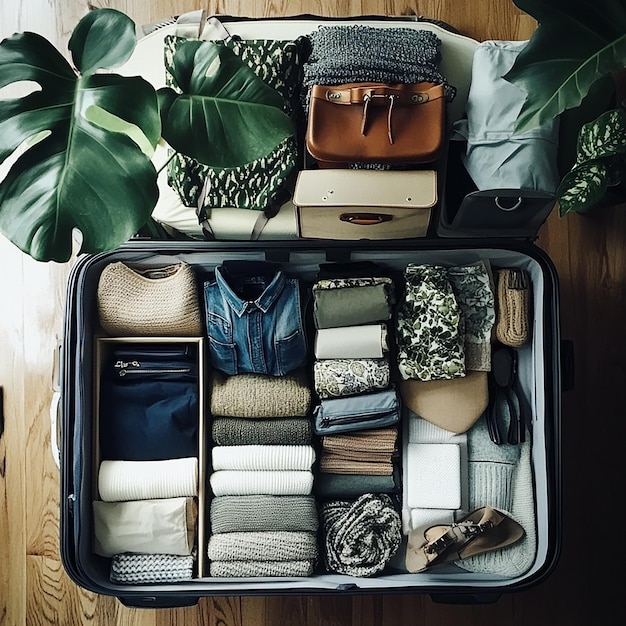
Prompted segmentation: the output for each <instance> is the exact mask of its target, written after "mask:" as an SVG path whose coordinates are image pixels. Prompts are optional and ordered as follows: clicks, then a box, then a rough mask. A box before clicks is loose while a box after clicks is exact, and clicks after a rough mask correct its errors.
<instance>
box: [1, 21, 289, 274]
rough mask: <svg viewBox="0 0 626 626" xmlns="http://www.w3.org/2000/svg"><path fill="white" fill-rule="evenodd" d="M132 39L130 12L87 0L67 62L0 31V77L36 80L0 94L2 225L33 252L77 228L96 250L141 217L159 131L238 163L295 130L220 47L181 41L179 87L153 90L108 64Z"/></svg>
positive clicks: (42, 44)
mask: <svg viewBox="0 0 626 626" xmlns="http://www.w3.org/2000/svg"><path fill="white" fill-rule="evenodd" d="M136 41H137V40H136V34H135V25H134V23H133V22H132V20H130V18H128V17H127V16H126V15H124V14H123V13H120V12H119V11H115V10H113V9H96V10H94V11H91V12H90V13H88V14H87V15H86V16H85V17H84V18H83V19H82V20H81V21H80V22H79V23H78V25H77V26H76V28H75V30H74V31H73V33H72V36H71V38H70V40H69V51H70V53H71V59H72V62H73V66H72V65H70V63H69V62H68V61H67V60H66V59H65V57H64V56H63V55H62V54H61V53H60V52H59V51H58V50H56V48H55V47H54V46H53V45H52V44H51V43H49V42H48V41H47V40H46V39H45V38H43V37H41V36H40V35H37V34H35V33H30V32H24V33H18V34H15V35H13V36H12V37H9V38H7V39H5V40H4V41H2V42H1V43H0V89H2V88H4V87H7V86H9V85H13V84H14V83H20V82H22V81H29V82H30V83H31V84H34V85H36V89H35V90H33V91H31V92H30V93H28V94H27V95H25V96H23V97H17V98H12V99H8V100H0V232H2V233H3V234H4V235H5V236H6V237H7V238H8V239H10V240H11V241H12V242H13V243H14V244H16V245H17V246H18V247H19V248H20V249H21V250H23V251H24V252H26V253H27V254H29V255H31V256H32V257H34V258H35V259H38V260H42V261H49V260H54V261H61V262H62V261H67V260H68V259H69V258H70V256H71V254H72V232H73V230H74V229H75V228H77V229H79V230H80V231H81V233H82V246H81V251H83V252H100V251H104V250H111V249H114V248H116V247H118V246H119V245H121V244H122V243H124V242H125V241H127V240H128V239H129V238H130V237H132V236H133V235H134V234H136V233H137V231H138V230H139V229H141V228H142V227H143V226H144V225H146V224H147V223H149V222H150V219H151V214H152V211H153V209H154V207H155V205H156V203H157V200H158V187H157V175H158V172H157V171H156V169H155V167H154V165H153V163H152V161H151V157H152V156H153V154H154V150H155V148H156V146H157V144H158V142H159V141H165V142H167V144H169V145H170V146H171V147H172V148H173V149H174V150H177V151H179V152H182V153H183V154H185V155H187V156H190V157H193V158H194V159H196V160H198V161H199V162H200V163H203V164H206V165H210V166H215V167H236V166H239V165H242V164H245V163H247V162H249V161H251V160H254V159H257V158H260V157H262V156H264V155H265V154H267V153H269V152H270V151H271V150H273V149H274V148H275V147H276V146H277V145H278V144H279V143H280V142H281V141H283V140H284V139H285V138H286V137H288V136H290V135H291V134H293V133H294V128H293V123H292V121H291V119H290V118H289V117H288V116H287V115H286V114H285V113H284V112H283V110H282V103H283V101H282V98H281V97H280V95H279V94H278V93H277V92H276V91H275V90H274V89H272V88H271V87H268V86H267V85H266V84H265V83H264V82H263V81H262V80H261V79H259V78H257V76H256V75H255V74H254V72H253V71H252V70H251V69H250V68H249V67H248V66H247V65H245V64H244V63H243V62H242V61H241V60H240V59H239V58H238V57H237V56H235V54H233V52H232V51H231V50H229V49H228V48H227V47H225V46H216V45H214V44H212V43H210V42H201V41H195V40H191V41H188V42H185V43H184V44H183V45H181V46H180V47H179V49H178V51H177V53H176V55H175V56H174V59H173V67H172V74H173V77H174V79H175V82H176V83H177V87H178V89H177V90H174V89H172V88H169V87H166V88H162V89H159V90H158V91H155V89H154V88H153V87H152V85H150V84H149V83H148V82H147V81H145V80H144V79H143V78H141V77H136V76H135V77H125V76H121V75H118V74H115V73H113V72H112V71H111V70H112V69H114V68H116V67H119V66H121V65H123V64H124V63H125V62H126V61H127V60H128V59H129V58H130V56H131V54H132V52H133V50H134V48H135V45H136ZM189 120H194V124H193V125H192V124H191V123H190V121H189ZM251 127H253V128H255V129H256V132H255V133H253V134H251V133H250V128H251Z"/></svg>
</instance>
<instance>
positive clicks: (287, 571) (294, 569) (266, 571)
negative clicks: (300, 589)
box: [209, 560, 314, 578]
mask: <svg viewBox="0 0 626 626" xmlns="http://www.w3.org/2000/svg"><path fill="white" fill-rule="evenodd" d="M313 569H314V562H313V561H312V560H310V561H307V560H303V561H211V564H210V565H209V573H210V575H211V576H213V577H215V578H220V577H222V578H248V577H250V578H255V577H259V576H269V577H283V578H284V577H291V576H311V575H312V574H313Z"/></svg>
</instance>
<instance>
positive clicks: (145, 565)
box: [110, 554, 193, 585]
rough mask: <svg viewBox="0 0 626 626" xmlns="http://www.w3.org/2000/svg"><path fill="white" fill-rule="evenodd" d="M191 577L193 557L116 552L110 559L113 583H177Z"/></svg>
mask: <svg viewBox="0 0 626 626" xmlns="http://www.w3.org/2000/svg"><path fill="white" fill-rule="evenodd" d="M192 577H193V557H192V556H173V555H170V554H116V555H114V556H113V559H112V561H111V573H110V579H111V582H114V583H122V584H130V585H139V584H142V583H177V582H183V581H185V580H191V579H192Z"/></svg>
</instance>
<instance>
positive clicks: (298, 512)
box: [211, 495, 319, 533]
mask: <svg viewBox="0 0 626 626" xmlns="http://www.w3.org/2000/svg"><path fill="white" fill-rule="evenodd" d="M318 525H319V522H318V518H317V507H316V505H315V498H314V497H313V496H265V495H254V496H220V497H218V498H213V501H212V502H211V532H213V533H232V532H254V531H262V530H274V531H278V530H284V531H306V532H311V533H315V532H317V528H318Z"/></svg>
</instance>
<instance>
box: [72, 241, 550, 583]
mask: <svg viewBox="0 0 626 626" xmlns="http://www.w3.org/2000/svg"><path fill="white" fill-rule="evenodd" d="M131 248H132V246H129V247H128V249H121V250H118V251H116V252H115V253H112V254H105V255H100V256H99V257H92V259H91V260H90V261H89V263H88V265H87V267H86V269H84V270H83V277H82V279H83V280H82V282H83V286H84V289H83V290H82V293H81V295H80V298H79V299H78V300H77V302H76V303H74V309H73V314H74V315H75V317H76V320H75V323H77V324H78V327H79V328H80V327H82V328H83V332H84V337H83V339H84V340H83V341H81V342H80V346H77V350H76V351H75V355H76V356H75V362H74V363H72V364H71V365H70V367H71V368H73V372H74V373H73V376H74V379H75V384H76V387H77V391H76V393H75V394H74V415H75V416H78V417H77V419H79V420H81V424H80V428H78V429H77V430H76V433H78V436H77V437H75V441H74V458H73V463H74V465H75V467H77V468H79V469H78V470H77V471H75V474H77V475H78V476H79V479H78V480H79V483H80V484H79V486H78V488H77V489H76V493H75V494H74V495H75V497H76V505H75V508H74V511H75V512H77V516H78V517H77V519H74V520H73V523H74V527H75V529H76V539H75V549H76V555H77V556H76V560H77V564H78V566H79V568H80V569H81V570H82V572H83V573H84V575H85V577H86V578H87V579H88V580H90V581H93V584H94V585H97V586H98V587H100V588H104V589H106V590H108V592H110V593H114V594H115V593H118V594H119V595H124V594H127V593H128V592H129V590H136V589H137V588H138V587H137V586H128V585H117V584H114V583H111V582H110V580H109V570H110V560H109V559H105V558H103V557H99V556H97V555H95V554H94V553H93V552H92V533H93V526H92V513H91V502H92V500H93V499H94V494H95V491H94V489H95V488H94V485H95V480H96V471H95V470H96V463H95V458H96V457H94V455H93V450H92V446H93V443H92V442H93V441H94V437H95V432H97V428H96V423H97V422H96V420H95V419H94V408H93V407H94V404H95V398H94V396H95V392H94V389H95V381H94V371H93V367H92V364H93V363H94V359H95V347H94V346H95V343H96V342H95V341H94V338H95V336H96V335H97V334H98V328H97V323H96V320H97V310H96V287H97V282H98V277H99V275H100V272H101V271H102V269H103V268H104V266H105V265H106V264H107V263H110V262H112V261H123V262H126V263H128V264H130V265H133V266H137V267H141V268H146V267H158V266H162V265H165V264H171V263H173V262H177V261H184V262H187V263H189V264H191V265H192V266H193V267H194V269H195V270H196V272H197V274H198V275H202V274H203V273H206V272H210V271H212V270H213V269H214V268H215V267H216V266H217V265H220V264H221V263H222V262H223V261H224V260H226V259H230V258H232V259H255V260H263V259H265V257H266V254H265V252H264V251H263V250H259V249H256V250H251V249H245V246H243V247H242V249H240V250H237V249H231V250H215V251H206V250H202V251H200V250H199V249H198V246H197V245H196V246H195V248H194V247H192V248H190V249H189V250H187V249H185V250H182V251H181V250H176V251H174V252H173V253H172V254H169V253H165V252H164V251H163V249H161V250H160V251H154V252H150V251H146V250H132V249H131ZM344 250H345V249H344ZM269 256H272V255H271V254H270V255H269ZM332 258H333V255H332V254H329V253H328V252H327V251H326V250H325V249H307V250H302V249H300V250H298V249H297V248H296V249H294V250H292V251H291V252H290V254H289V257H288V262H285V263H284V264H283V266H284V267H285V268H286V269H287V272H288V273H289V274H293V275H296V276H298V277H299V278H301V279H302V280H303V281H309V282H313V280H314V279H315V275H316V272H317V270H318V268H319V264H320V263H327V262H329V260H332ZM349 259H350V260H353V261H357V260H369V261H373V262H376V263H378V264H380V265H382V266H383V267H384V268H388V269H393V270H396V271H401V270H402V269H403V268H404V267H405V266H406V264H407V263H409V262H415V263H430V264H439V263H441V264H445V265H460V264H468V263H472V262H475V261H477V260H479V259H485V260H489V261H490V262H491V264H492V266H497V267H518V268H523V269H526V270H527V271H528V272H529V274H530V278H531V284H532V287H533V294H532V302H533V306H534V312H533V323H534V326H533V329H532V342H531V343H530V344H529V345H528V346H527V347H524V348H522V349H520V351H519V357H520V370H519V371H520V382H521V385H522V388H523V391H524V393H525V394H526V396H527V398H528V399H529V400H530V404H531V407H532V409H533V411H532V412H533V432H532V442H533V444H532V469H533V474H534V481H535V489H534V499H535V507H536V511H535V513H536V520H537V552H536V557H535V561H534V564H533V565H532V567H531V568H530V570H529V571H528V572H527V573H526V574H524V575H523V576H522V577H519V579H524V580H526V579H528V578H530V577H532V576H533V574H537V573H539V572H540V570H541V569H542V567H543V565H544V563H545V561H546V559H547V558H548V554H549V541H550V539H549V536H548V534H549V533H548V529H549V527H550V515H551V512H550V502H549V499H548V492H549V490H550V489H551V486H550V484H549V479H548V476H549V475H550V469H549V463H548V458H549V455H550V452H549V450H548V446H549V445H550V443H549V442H550V441H551V429H552V423H553V421H554V419H555V416H554V415H553V410H552V407H551V406H549V404H550V403H549V402H548V401H547V397H552V394H553V393H556V392H557V390H553V391H551V392H550V394H548V390H549V388H551V385H552V384H553V383H554V381H552V380H551V374H550V372H551V363H552V361H553V359H555V358H556V357H555V354H554V350H555V348H554V345H553V343H554V342H553V341H552V339H553V335H554V333H555V332H556V331H555V329H552V328H549V327H548V326H549V323H548V322H547V320H548V319H549V315H547V313H548V312H549V311H550V297H551V295H550V294H551V292H552V286H551V285H549V284H547V282H546V280H545V269H544V268H543V267H542V265H541V263H540V261H539V260H537V259H535V258H533V257H531V256H529V255H528V254H525V253H523V252H516V251H513V250H505V249H488V248H485V249H473V248H468V249H465V250H463V249H454V250H452V249H450V250H441V249H436V250H406V249H404V250H400V249H394V250H379V249H375V250H368V249H367V248H363V249H354V250H353V251H352V252H350V253H349ZM342 260H346V259H342ZM205 432H208V431H207V430H206V428H205ZM208 453H209V454H210V451H209V452H208ZM200 475H201V476H204V472H203V471H202V470H201V471H200ZM206 478H207V477H205V481H203V482H204V484H206ZM207 503H208V497H207ZM207 539H208V537H207V536H205V540H204V545H201V546H199V552H201V553H202V552H204V553H205V554H206V540H207ZM405 543H406V539H405V542H404V543H403V546H402V547H401V548H400V550H399V552H398V555H397V557H396V558H395V559H394V560H395V561H398V563H399V566H400V567H401V566H402V565H401V562H402V559H403V557H402V555H403V548H404V545H405ZM392 565H393V563H392ZM205 571H208V568H206V567H205ZM516 580H518V579H516V578H511V579H508V578H507V579H505V578H503V577H501V576H498V575H493V574H479V573H472V572H468V571H466V570H463V569H460V568H458V567H456V566H454V565H446V566H443V567H441V568H437V569H435V570H433V571H431V572H425V573H418V574H407V573H403V572H400V571H398V573H393V570H392V569H391V568H389V571H388V572H387V571H386V573H385V574H384V575H380V576H376V577H374V578H355V577H350V576H344V575H337V574H319V575H314V576H312V577H309V578H236V579H232V578H229V579H218V578H208V577H207V578H196V579H194V580H193V581H189V582H187V583H176V584H175V585H172V584H169V585H164V584H158V585H141V586H140V587H139V588H140V589H141V590H142V591H144V592H147V591H150V592H154V593H158V592H170V591H172V590H175V591H176V592H177V593H184V592H185V591H189V592H191V593H199V594H203V593H206V594H248V593H268V592H281V591H287V590H291V591H296V592H297V591H299V592H300V593H305V592H316V591H318V592H324V591H328V590H344V591H352V592H356V591H358V590H359V589H363V590H368V591H370V592H371V591H376V590H378V591H389V590H392V589H399V590H401V589H408V588H415V587H420V588H430V587H437V588H446V587H450V588H454V589H456V588H457V587H458V586H459V585H461V586H469V587H476V588H479V589H483V588H490V587H497V588H503V587H507V586H510V585H515V582H516Z"/></svg>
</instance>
